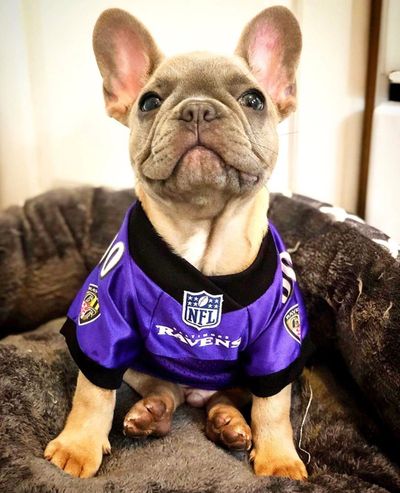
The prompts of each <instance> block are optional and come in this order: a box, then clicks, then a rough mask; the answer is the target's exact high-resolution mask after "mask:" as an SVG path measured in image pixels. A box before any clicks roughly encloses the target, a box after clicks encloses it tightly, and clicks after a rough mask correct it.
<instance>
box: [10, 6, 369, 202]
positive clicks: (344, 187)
mask: <svg viewBox="0 0 400 493" xmlns="http://www.w3.org/2000/svg"><path fill="white" fill-rule="evenodd" d="M274 3H276V2H273V1H262V0H247V1H243V0H218V1H215V0H202V1H200V0H191V1H188V0H186V1H184V0H169V1H168V2H166V1H164V0H148V1H146V2H144V1H143V0H142V1H139V0H116V1H107V0H85V1H84V2H83V1H78V0H68V1H67V0H59V1H54V0H35V1H34V2H32V1H30V0H25V1H23V0H19V1H18V0H2V2H0V5H1V9H2V11H1V12H0V14H2V15H0V30H1V32H2V35H3V37H4V36H5V37H6V40H7V42H6V46H7V48H6V49H5V48H4V44H3V45H2V48H1V49H2V50H3V51H2V52H0V55H1V64H2V67H4V66H6V67H7V70H6V71H4V70H2V71H1V74H0V104H1V108H2V116H1V119H0V173H1V174H0V178H1V183H0V205H3V206H5V205H8V204H11V203H14V202H16V201H21V200H23V199H24V198H26V197H28V196H32V195H34V194H36V193H38V192H40V191H43V190H47V189H50V188H52V187H54V186H58V185H64V184H68V185H74V184H78V183H93V184H107V185H110V186H114V187H127V186H131V184H133V176H132V172H131V169H130V165H129V159H128V151H127V130H126V129H125V128H124V127H123V126H121V125H120V124H118V123H117V122H114V121H113V120H111V119H109V118H107V117H106V115H105V112H104V109H103V100H102V91H101V80H100V76H99V74H98V70H97V66H96V63H95V59H94V56H93V54H92V47H91V32H92V29H93V25H94V23H95V21H96V19H97V17H98V15H99V14H100V13H101V11H102V10H104V9H105V8H108V7H110V6H114V7H115V6H118V7H121V8H125V9H126V10H129V11H130V12H132V13H133V14H135V15H137V16H138V17H139V18H140V19H141V20H142V21H143V22H144V23H145V24H146V25H147V26H148V27H149V29H150V30H151V32H152V33H153V35H154V37H155V38H156V40H157V41H158V42H159V44H160V46H161V47H162V49H163V51H164V52H165V53H166V54H173V53H176V52H180V51H190V50H195V49H208V50H211V51H219V52H222V53H231V52H232V51H233V48H234V46H235V45H236V42H237V39H238V37H239V34H240V32H241V29H242V28H243V26H244V24H245V23H246V22H247V21H248V20H249V19H250V18H251V17H252V16H253V15H255V14H256V13H258V12H259V11H260V10H261V9H263V8H265V7H267V6H269V5H271V4H274ZM280 3H281V4H285V5H287V6H289V7H290V8H292V10H293V11H294V12H295V13H296V14H297V16H298V18H299V20H300V22H301V24H302V29H303V36H304V50H303V58H302V62H301V65H300V71H299V111H298V113H297V115H296V116H295V117H293V118H291V119H289V121H287V122H285V123H284V124H283V125H282V127H281V129H280V133H281V154H280V159H279V162H278V166H277V169H276V171H275V175H274V177H273V180H272V183H271V188H272V189H275V190H276V189H287V188H292V189H293V190H294V191H297V192H299V193H303V194H308V195H311V196H314V197H317V198H319V199H322V200H326V201H330V202H334V203H336V204H339V205H344V206H346V207H348V208H349V209H353V208H354V206H355V189H356V187H355V177H356V176H357V167H358V157H359V141H360V135H361V111H362V109H363V95H364V82H363V81H364V74H365V63H366V49H367V48H366V46H367V45H366V34H367V33H366V31H367V23H368V11H367V5H368V2H367V0H324V1H321V0H287V1H285V2H280ZM9 46H11V51H7V50H8V49H9V48H8V47H9ZM4 51H7V53H4ZM14 81H16V85H17V87H15V85H14V86H13V84H15V82H14ZM4 88H6V91H5V90H4ZM11 93H12V94H13V97H12V98H11V97H10V94H11ZM3 108H4V109H5V111H4V113H3ZM4 115H5V116H4Z"/></svg>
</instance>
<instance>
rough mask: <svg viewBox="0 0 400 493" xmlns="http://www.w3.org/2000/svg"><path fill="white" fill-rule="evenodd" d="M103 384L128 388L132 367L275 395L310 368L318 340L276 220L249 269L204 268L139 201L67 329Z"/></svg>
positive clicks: (89, 372) (89, 371) (80, 358)
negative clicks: (175, 245)
mask: <svg viewBox="0 0 400 493" xmlns="http://www.w3.org/2000/svg"><path fill="white" fill-rule="evenodd" d="M61 332H62V334H63V335H64V336H65V337H66V340H67V342H68V345H69V348H70V351H71V354H72V356H73V357H74V359H75V361H76V363H77V364H78V366H79V368H80V369H81V371H82V372H83V373H84V374H85V375H86V377H87V378H88V379H89V380H91V381H92V382H93V383H94V384H95V385H98V386H100V387H104V388H119V387H120V385H121V383H122V377H123V374H124V372H125V371H126V370H127V368H133V369H135V370H138V371H141V372H143V373H147V374H150V375H154V376H156V377H159V378H162V379H166V380H169V381H173V382H176V383H180V384H184V385H188V386H194V387H197V388H202V389H209V390H218V389H224V388H229V387H234V386H237V385H245V386H247V387H248V388H249V389H250V390H251V391H252V392H253V393H254V394H256V395H258V396H261V397H263V396H264V397H266V396H270V395H274V394H276V393H277V392H279V391H280V390H281V389H282V388H284V387H285V386H286V385H288V384H289V383H291V382H292V381H293V380H295V379H296V378H297V377H298V376H299V374H300V373H301V371H302V370H303V367H304V364H305V361H306V358H307V356H308V355H309V353H310V349H311V344H310V342H309V337H308V324H307V316H306V311H305V307H304V302H303V299H302V296H301V293H300V290H299V287H298V284H297V281H296V276H295V272H294V269H293V265H292V261H291V258H290V255H289V253H288V252H287V251H286V249H285V246H284V244H283V241H282V239H281V238H280V236H279V234H278V232H277V230H276V228H275V227H274V226H273V225H272V224H270V225H269V229H268V233H267V235H266V236H265V238H264V240H263V242H262V246H261V248H260V251H259V253H258V255H257V257H256V259H255V260H254V262H253V263H252V265H250V266H249V267H248V268H247V269H246V270H245V271H243V272H241V273H238V274H234V275H224V276H213V277H207V276H204V275H203V274H202V273H201V272H200V271H199V270H197V269H196V268H195V267H193V266H192V265H190V264H189V263H188V262H187V261H185V260H184V259H182V258H181V257H179V256H178V255H176V254H175V253H173V251H172V250H171V249H170V248H169V247H168V245H167V244H166V243H165V242H164V241H163V240H162V239H161V238H160V237H159V236H158V234H157V233H156V231H155V230H154V228H153V226H152V225H151V223H150V221H149V220H148V218H147V216H146V214H145V212H144V210H143V208H142V207H141V205H140V203H139V202H136V203H134V205H132V206H131V207H130V208H129V210H128V212H127V213H126V215H125V218H124V221H123V223H122V226H121V228H120V230H119V232H118V234H117V235H116V236H115V238H114V240H113V242H112V243H111V245H110V246H109V248H108V249H107V251H106V252H105V253H104V255H103V257H102V259H101V260H100V262H99V264H98V265H97V266H96V267H95V268H94V270H93V271H92V272H91V273H90V275H89V277H88V278H87V279H86V281H85V283H84V285H83V287H82V288H81V290H80V291H79V293H78V295H77V296H76V298H75V300H74V302H73V303H72V306H71V307H70V309H69V311H68V319H67V321H66V323H65V325H64V326H63V328H62V330H61Z"/></svg>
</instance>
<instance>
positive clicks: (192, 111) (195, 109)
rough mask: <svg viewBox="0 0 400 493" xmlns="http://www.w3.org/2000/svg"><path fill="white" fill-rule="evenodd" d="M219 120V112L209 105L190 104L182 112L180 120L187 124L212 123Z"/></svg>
mask: <svg viewBox="0 0 400 493" xmlns="http://www.w3.org/2000/svg"><path fill="white" fill-rule="evenodd" d="M215 118H217V112H216V110H215V108H214V106H212V105H211V104H209V103H188V104H186V105H185V106H184V108H183V109H182V111H181V115H180V119H181V120H184V121H185V122H193V121H194V122H196V123H200V122H201V121H206V122H211V121H212V120H215Z"/></svg>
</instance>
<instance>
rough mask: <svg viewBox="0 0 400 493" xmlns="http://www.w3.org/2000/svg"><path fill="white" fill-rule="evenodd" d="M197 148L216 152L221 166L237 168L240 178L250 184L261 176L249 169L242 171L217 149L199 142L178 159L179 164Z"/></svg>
mask: <svg viewBox="0 0 400 493" xmlns="http://www.w3.org/2000/svg"><path fill="white" fill-rule="evenodd" d="M197 149H200V150H201V149H204V150H205V151H208V152H211V153H212V154H214V155H215V156H216V157H217V158H218V164H219V165H221V167H223V168H225V167H226V168H233V169H235V170H236V171H237V172H238V173H239V175H240V178H241V179H242V180H243V181H244V182H247V183H249V184H251V183H254V184H255V183H257V182H258V180H259V179H260V176H259V175H258V174H253V173H248V172H247V171H242V170H240V169H238V168H237V167H236V166H233V165H231V164H228V163H227V162H226V161H225V160H224V159H223V158H222V156H221V155H220V154H219V153H218V152H217V151H215V150H214V149H212V148H211V147H208V146H206V145H204V144H200V143H197V144H195V145H193V146H191V147H189V148H188V149H187V150H186V151H185V152H184V153H183V154H182V156H181V157H180V158H179V159H178V162H177V166H178V165H179V164H180V163H181V162H182V160H183V159H184V157H185V156H187V154H189V153H190V152H192V151H194V150H197Z"/></svg>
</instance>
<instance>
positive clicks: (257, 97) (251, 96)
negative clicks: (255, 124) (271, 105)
mask: <svg viewBox="0 0 400 493" xmlns="http://www.w3.org/2000/svg"><path fill="white" fill-rule="evenodd" d="M238 101H239V103H240V104H241V105H242V106H247V107H248V108H252V109H253V110H256V111H261V110H263V109H264V105H265V98H264V96H263V95H262V94H261V93H260V92H259V91H257V90H255V89H252V90H251V91H246V92H245V93H244V94H242V95H241V96H240V98H239V99H238Z"/></svg>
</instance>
